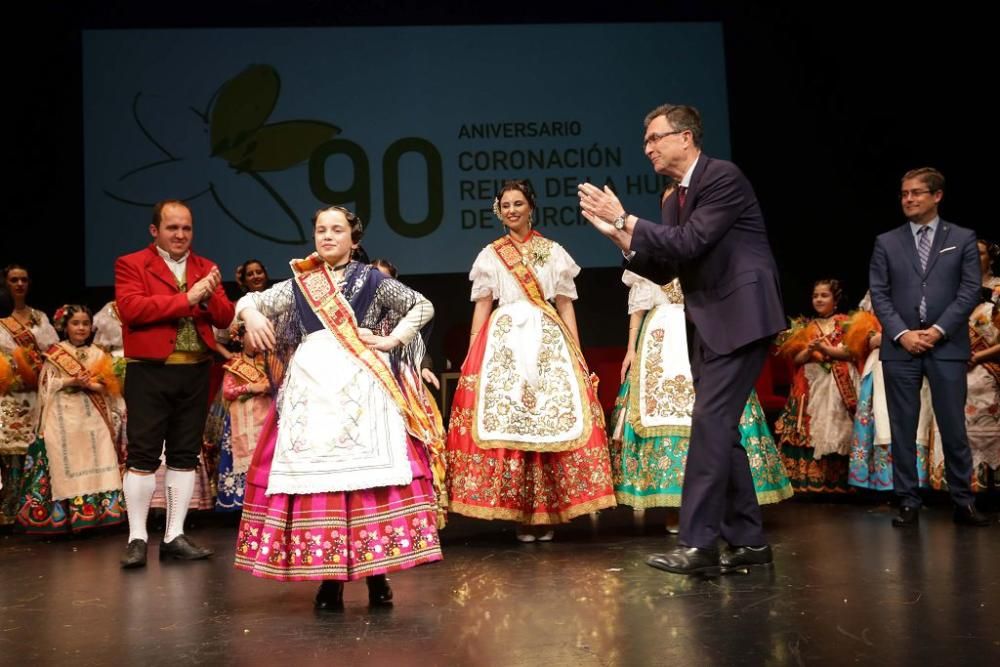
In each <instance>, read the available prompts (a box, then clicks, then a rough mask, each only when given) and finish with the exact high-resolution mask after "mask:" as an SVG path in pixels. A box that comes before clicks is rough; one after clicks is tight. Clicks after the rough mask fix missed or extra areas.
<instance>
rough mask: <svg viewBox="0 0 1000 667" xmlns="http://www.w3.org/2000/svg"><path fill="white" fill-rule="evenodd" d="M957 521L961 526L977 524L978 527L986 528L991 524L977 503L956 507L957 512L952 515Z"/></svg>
mask: <svg viewBox="0 0 1000 667" xmlns="http://www.w3.org/2000/svg"><path fill="white" fill-rule="evenodd" d="M952 519H954V521H955V523H957V524H958V525H960V526H975V527H976V528H985V527H986V526H988V525H990V520H989V519H988V518H987V517H985V516H983V515H982V514H980V513H979V511H978V510H977V509H976V506H975V505H966V506H964V507H956V508H955V513H954V514H953V515H952Z"/></svg>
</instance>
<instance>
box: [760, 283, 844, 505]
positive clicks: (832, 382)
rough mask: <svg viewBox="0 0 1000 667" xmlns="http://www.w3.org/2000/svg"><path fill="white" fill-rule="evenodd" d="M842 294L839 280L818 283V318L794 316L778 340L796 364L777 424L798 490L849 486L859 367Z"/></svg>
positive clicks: (815, 289)
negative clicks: (848, 341) (847, 337)
mask: <svg viewBox="0 0 1000 667" xmlns="http://www.w3.org/2000/svg"><path fill="white" fill-rule="evenodd" d="M841 298H842V290H841V288H840V283H839V282H838V281H836V280H828V279H826V280H818V281H816V282H815V283H814V284H813V295H812V304H813V309H814V310H815V311H816V317H813V318H810V319H805V318H800V319H798V320H794V321H793V322H792V327H791V329H789V330H788V331H786V332H785V333H784V334H783V335H782V336H781V338H780V339H779V343H780V346H779V350H778V352H779V354H782V355H784V356H786V357H787V358H789V359H791V360H792V361H794V363H795V365H796V366H797V369H796V371H795V376H794V378H793V380H792V389H791V392H790V394H789V396H788V403H786V405H785V409H784V410H783V411H782V413H781V415H780V416H779V417H778V422H777V424H776V425H775V432H776V433H777V434H778V439H779V442H780V443H781V453H782V458H783V459H784V463H785V470H786V471H787V473H788V476H789V478H790V479H791V480H792V486H793V487H794V488H795V492H796V493H802V492H832V493H843V492H845V491H847V490H849V487H848V484H847V468H848V457H847V455H848V454H849V453H850V451H851V441H852V438H853V428H854V414H855V412H856V411H857V406H858V395H857V389H856V387H857V383H858V371H857V368H856V367H855V364H854V361H853V359H854V356H853V355H852V353H851V351H850V350H849V349H848V348H847V347H846V346H845V345H844V342H843V338H844V332H845V327H844V325H845V323H846V322H847V320H848V317H847V315H845V314H843V313H838V312H837V306H838V304H839V303H840V301H841Z"/></svg>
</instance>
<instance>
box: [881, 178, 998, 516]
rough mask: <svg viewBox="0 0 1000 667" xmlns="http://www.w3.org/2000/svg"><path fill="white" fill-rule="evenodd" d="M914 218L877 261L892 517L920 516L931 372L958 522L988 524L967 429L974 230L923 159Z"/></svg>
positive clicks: (976, 276) (908, 202) (912, 202)
mask: <svg viewBox="0 0 1000 667" xmlns="http://www.w3.org/2000/svg"><path fill="white" fill-rule="evenodd" d="M902 183H903V185H902V188H901V190H900V193H899V194H900V198H901V202H902V205H903V214H904V215H905V216H906V218H907V220H909V222H907V223H906V224H904V225H902V226H900V227H897V228H896V229H893V230H892V231H890V232H886V233H885V234H881V235H880V236H878V238H876V239H875V250H874V252H873V253H872V260H871V266H870V268H869V276H868V281H869V286H870V287H871V294H872V306H873V307H874V309H875V314H876V315H877V316H878V319H879V321H881V323H882V329H883V331H882V347H881V349H880V351H879V356H880V358H881V360H882V370H883V373H884V375H885V391H886V398H887V401H888V404H889V426H890V430H891V433H892V460H893V469H892V483H893V490H894V491H895V492H896V495H897V496H898V497H899V505H900V506H899V515H898V516H897V517H896V518H894V519H893V520H892V523H893V525H894V526H900V527H902V526H912V525H914V524H916V523H917V519H918V518H919V511H920V504H921V503H920V495H919V494H918V493H917V445H916V435H917V417H918V413H919V411H920V386H921V384H922V383H923V378H924V376H926V377H927V381H928V383H929V384H930V387H931V400H932V403H933V406H934V415H935V417H937V423H938V427H939V430H940V431H941V447H942V449H943V450H944V457H945V476H946V478H947V480H948V490H949V491H950V492H951V498H952V500H953V501H954V503H955V515H954V518H955V522H956V523H958V524H962V525H969V526H986V525H988V524H989V520H988V519H987V518H985V517H983V516H982V515H980V514H979V513H978V512H977V511H976V505H975V499H974V497H973V495H972V489H971V488H970V479H971V477H972V453H971V451H970V450H969V441H968V438H967V437H966V434H965V398H966V391H967V385H966V377H965V376H966V365H967V364H968V361H969V356H970V348H969V326H968V322H969V315H970V314H971V313H972V310H973V308H975V307H976V304H977V303H978V300H979V293H980V289H979V288H980V282H981V276H980V269H979V252H978V249H977V248H976V235H975V233H974V232H973V231H972V230H970V229H965V228H963V227H959V226H958V225H954V224H952V223H950V222H945V221H944V220H942V219H941V218H940V216H939V215H938V205H939V204H940V203H941V198H942V197H943V196H944V176H942V175H941V172H939V171H937V170H936V169H931V168H928V167H925V168H923V169H914V170H911V171H908V172H907V173H906V174H905V175H904V176H903V181H902Z"/></svg>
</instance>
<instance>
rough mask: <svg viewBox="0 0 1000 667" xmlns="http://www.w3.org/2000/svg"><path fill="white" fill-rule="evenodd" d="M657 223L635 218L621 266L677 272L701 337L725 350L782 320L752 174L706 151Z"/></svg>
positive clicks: (653, 273)
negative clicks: (681, 192) (628, 250)
mask: <svg viewBox="0 0 1000 667" xmlns="http://www.w3.org/2000/svg"><path fill="white" fill-rule="evenodd" d="M661 214H662V224H656V223H655V222H650V221H648V220H639V221H638V222H637V223H636V225H635V229H634V230H633V232H632V246H631V249H632V250H634V251H635V253H636V254H635V256H634V257H632V259H631V260H629V261H628V262H627V263H626V267H627V268H628V269H629V270H631V271H634V272H636V273H638V274H640V275H642V276H645V277H647V278H649V279H650V280H652V281H653V282H655V283H657V284H658V285H662V284H665V283H666V282H668V281H670V280H671V279H673V278H674V277H675V276H676V277H678V278H680V282H681V288H682V289H683V291H684V307H685V310H686V312H687V313H688V316H689V317H690V318H691V321H692V322H694V324H695V327H697V329H698V334H699V335H700V336H701V339H702V340H703V341H704V343H705V345H706V346H707V347H708V348H709V349H710V350H712V351H713V352H715V353H717V354H729V353H731V352H732V351H734V350H736V349H737V348H740V347H742V346H744V345H747V344H749V343H752V342H753V341H756V340H759V339H761V338H766V337H768V336H773V335H774V334H776V333H777V332H779V331H781V330H782V329H784V328H785V327H786V322H785V313H784V308H783V307H782V305H781V292H780V289H779V286H778V269H777V266H776V265H775V263H774V256H773V255H772V254H771V246H770V244H769V243H768V240H767V230H766V229H765V228H764V215H763V214H762V213H761V210H760V204H759V203H758V202H757V196H756V195H755V194H754V191H753V187H752V186H751V185H750V181H748V180H747V178H746V176H744V175H743V172H741V171H740V169H739V168H738V167H737V166H736V165H734V164H733V163H732V162H727V161H726V160H716V159H713V158H710V157H708V156H707V155H705V154H704V153H702V154H701V156H700V157H699V158H698V163H697V164H696V165H695V168H694V172H693V173H692V175H691V185H690V187H689V188H688V191H687V195H686V197H685V200H684V207H683V208H681V207H680V202H679V199H678V197H677V195H676V194H674V195H673V196H671V197H669V198H668V199H667V200H666V201H665V202H664V204H663V209H662V211H661Z"/></svg>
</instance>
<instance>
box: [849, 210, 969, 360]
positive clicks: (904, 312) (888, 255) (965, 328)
mask: <svg viewBox="0 0 1000 667" xmlns="http://www.w3.org/2000/svg"><path fill="white" fill-rule="evenodd" d="M868 283H869V287H870V288H871V292H872V307H873V308H874V309H875V315H876V316H877V317H878V319H879V321H880V322H881V323H882V329H883V335H882V347H881V350H880V352H879V356H880V358H881V359H882V360H905V359H910V358H912V355H910V353H909V352H907V351H906V349H905V348H904V347H903V346H902V345H900V344H899V343H898V342H897V341H896V340H895V339H896V338H897V337H898V336H899V334H900V333H901V332H903V331H905V330H906V329H911V330H915V329H923V328H925V326H929V325H933V324H937V325H938V326H940V327H941V328H942V329H944V330H945V337H944V338H943V339H942V340H940V341H938V343H937V345H935V346H934V348H933V349H932V350H931V351H930V352H928V353H927V354H928V355H932V356H934V357H935V358H937V359H949V360H962V361H964V360H967V359H968V358H969V356H970V350H969V315H970V314H971V313H972V310H973V309H974V308H975V307H976V304H977V303H978V302H979V292H980V289H979V288H980V286H981V283H982V275H981V273H980V270H979V251H978V249H977V248H976V235H975V233H974V232H973V231H972V230H971V229H965V228H964V227H959V226H958V225H953V224H951V223H950V222H945V221H944V220H939V221H938V228H937V231H936V232H935V233H934V242H933V244H932V245H931V252H930V255H929V256H928V258H927V268H926V269H925V270H923V271H921V270H920V257H919V255H917V246H916V243H914V241H913V233H912V232H911V231H910V223H906V224H904V225H902V226H900V227H897V228H896V229H893V230H892V231H889V232H886V233H884V234H880V235H879V236H878V237H877V238H876V239H875V250H874V252H873V253H872V260H871V265H870V266H869V269H868ZM921 297H926V299H927V321H926V323H923V324H922V323H921V322H920V299H921Z"/></svg>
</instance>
